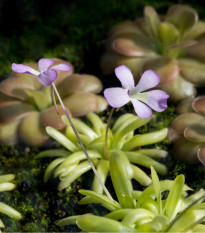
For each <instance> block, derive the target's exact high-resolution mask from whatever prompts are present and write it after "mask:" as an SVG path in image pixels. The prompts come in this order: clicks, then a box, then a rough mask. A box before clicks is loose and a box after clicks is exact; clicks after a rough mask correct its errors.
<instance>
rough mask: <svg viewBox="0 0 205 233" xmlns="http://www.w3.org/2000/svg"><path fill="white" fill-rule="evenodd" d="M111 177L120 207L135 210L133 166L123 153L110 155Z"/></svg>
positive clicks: (114, 152) (118, 152)
mask: <svg viewBox="0 0 205 233" xmlns="http://www.w3.org/2000/svg"><path fill="white" fill-rule="evenodd" d="M110 176H111V179H112V183H113V186H114V188H115V192H116V195H117V198H118V200H119V202H120V205H121V206H122V207H123V208H134V207H135V204H136V203H135V200H134V199H133V198H132V192H133V188H132V183H131V179H132V177H133V170H132V167H131V164H130V162H129V160H128V159H127V157H126V156H125V154H124V153H123V152H122V151H113V152H112V153H111V155H110Z"/></svg>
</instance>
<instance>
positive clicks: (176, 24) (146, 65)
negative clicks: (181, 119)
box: [101, 4, 205, 101]
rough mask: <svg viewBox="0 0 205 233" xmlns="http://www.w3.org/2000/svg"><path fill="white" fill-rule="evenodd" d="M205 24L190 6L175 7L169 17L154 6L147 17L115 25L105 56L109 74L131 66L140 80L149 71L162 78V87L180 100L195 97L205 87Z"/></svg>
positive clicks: (102, 62) (102, 61)
mask: <svg viewBox="0 0 205 233" xmlns="http://www.w3.org/2000/svg"><path fill="white" fill-rule="evenodd" d="M204 48H205V22H202V21H199V20H198V14H197V12H196V11H195V10H194V9H193V8H191V7H189V6H186V5H180V4H178V5H173V6H171V7H170V8H169V10H168V12H167V14H166V15H165V16H159V15H158V14H157V12H156V11H155V9H154V8H153V7H151V6H146V7H145V8H144V18H140V19H137V20H136V21H126V22H122V23H120V24H118V25H116V26H114V27H113V28H112V29H111V31H110V33H109V38H108V40H107V51H106V52H105V54H104V55H103V56H102V59H101V68H102V70H103V72H104V73H105V74H109V73H113V70H114V68H115V67H117V66H119V65H127V66H128V67H129V68H130V69H131V70H132V72H133V74H134V77H135V79H136V80H139V78H140V75H141V74H142V73H143V72H144V71H145V70H147V69H152V70H154V71H155V72H156V73H157V74H158V75H159V76H160V78H161V82H160V84H159V87H160V88H161V89H162V90H164V91H166V92H167V93H168V94H169V95H170V99H171V100H172V101H179V100H182V99H185V98H186V97H189V96H194V95H195V87H194V86H195V85H200V86H201V85H205V76H204V72H205V63H204V61H205V55H204Z"/></svg>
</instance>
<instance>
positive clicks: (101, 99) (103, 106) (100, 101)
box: [95, 95, 108, 112]
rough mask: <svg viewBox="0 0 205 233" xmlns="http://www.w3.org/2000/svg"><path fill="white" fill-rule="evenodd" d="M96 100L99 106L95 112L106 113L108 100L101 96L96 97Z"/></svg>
mask: <svg viewBox="0 0 205 233" xmlns="http://www.w3.org/2000/svg"><path fill="white" fill-rule="evenodd" d="M96 100H97V106H96V109H95V112H102V111H105V109H106V108H107V106H108V102H107V100H106V99H105V98H104V97H102V96H100V95H96Z"/></svg>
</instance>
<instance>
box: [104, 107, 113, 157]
mask: <svg viewBox="0 0 205 233" xmlns="http://www.w3.org/2000/svg"><path fill="white" fill-rule="evenodd" d="M114 110H115V109H114V108H112V109H111V111H110V115H109V117H108V120H107V127H106V131H105V147H104V157H105V159H108V148H107V147H108V146H107V144H108V142H107V141H108V130H109V127H110V122H111V118H112V115H113V112H114Z"/></svg>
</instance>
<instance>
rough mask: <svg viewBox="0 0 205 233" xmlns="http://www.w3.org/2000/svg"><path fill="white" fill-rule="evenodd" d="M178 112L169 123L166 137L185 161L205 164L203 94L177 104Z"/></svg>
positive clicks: (204, 107)
mask: <svg viewBox="0 0 205 233" xmlns="http://www.w3.org/2000/svg"><path fill="white" fill-rule="evenodd" d="M177 112H178V113H179V114H180V115H179V116H178V117H177V118H176V119H175V120H174V121H173V122H172V124H171V126H170V129H169V134H168V139H169V140H170V141H172V142H173V150H174V154H175V155H176V156H177V157H178V158H180V159H181V160H183V161H185V162H187V163H195V162H197V161H198V160H199V161H200V162H201V163H202V164H205V96H199V97H197V98H195V99H194V98H188V99H186V100H184V101H182V102H181V103H180V104H179V105H178V106H177Z"/></svg>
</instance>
